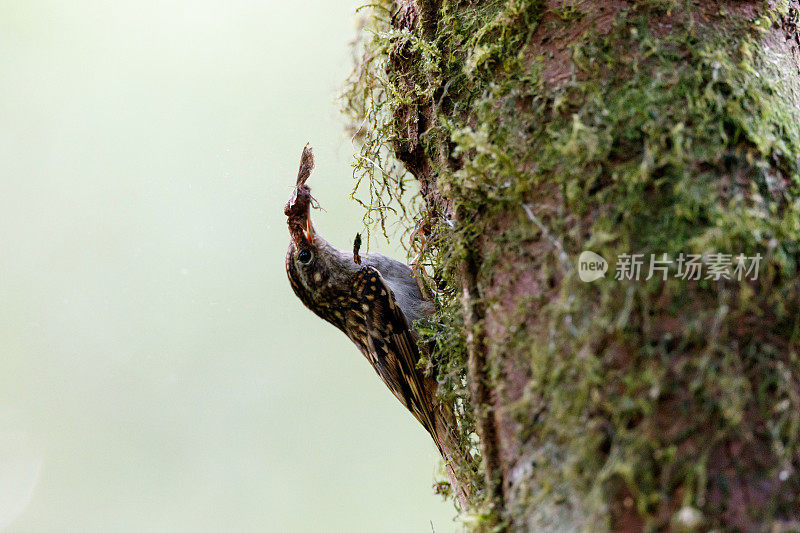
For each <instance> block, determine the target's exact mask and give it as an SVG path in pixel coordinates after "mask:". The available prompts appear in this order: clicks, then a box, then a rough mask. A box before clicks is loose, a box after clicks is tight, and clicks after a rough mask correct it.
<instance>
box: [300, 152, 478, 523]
mask: <svg viewBox="0 0 800 533" xmlns="http://www.w3.org/2000/svg"><path fill="white" fill-rule="evenodd" d="M313 169H314V156H313V154H312V151H311V148H310V147H309V146H308V145H306V147H305V148H304V149H303V154H302V156H301V160H300V170H299V172H298V174H297V183H296V186H295V188H294V191H293V192H292V195H291V197H290V198H289V201H288V202H287V204H286V208H285V209H284V213H285V214H286V216H287V223H288V225H289V234H290V236H291V241H290V242H289V250H288V251H287V252H286V273H287V275H288V276H289V282H290V283H291V285H292V289H293V290H294V293H295V294H296V295H297V297H298V298H300V300H301V301H302V302H303V303H304V304H305V306H306V307H308V308H309V309H311V310H312V311H313V312H314V313H316V314H317V316H319V317H320V318H323V319H325V320H326V321H328V322H330V323H331V324H333V325H334V326H336V327H337V328H339V329H340V330H342V331H343V332H344V333H345V335H347V336H348V337H349V338H350V340H351V341H353V343H354V344H355V345H356V346H358V349H359V350H360V351H361V353H362V354H364V356H365V357H366V358H367V360H368V361H369V362H370V364H371V365H372V368H374V369H375V372H376V373H377V374H378V376H380V378H381V379H382V380H383V382H384V383H385V384H386V386H387V387H389V390H390V391H392V394H394V395H395V397H396V398H397V399H398V400H400V402H401V403H402V404H403V405H405V406H406V408H407V409H408V410H409V411H410V412H411V413H412V414H413V415H414V417H415V418H416V419H417V420H418V421H419V422H420V423H421V424H422V426H423V427H424V428H425V429H426V430H427V431H428V432H429V433H430V434H431V437H433V440H434V442H435V443H436V446H437V448H438V449H439V451H440V452H441V454H442V456H443V457H444V459H445V465H446V468H447V471H448V477H450V481H451V484H452V485H453V489H454V490H455V491H456V496H457V497H458V499H459V501H460V503H461V505H462V508H464V507H465V503H466V498H467V487H466V483H461V482H459V481H458V478H457V476H456V471H455V469H454V468H453V464H452V460H453V458H454V457H468V454H467V453H465V452H463V451H459V445H458V438H457V437H456V425H455V424H456V422H455V416H454V415H453V412H452V409H451V408H450V407H449V406H446V405H444V404H442V403H441V402H439V401H438V399H437V396H436V392H437V383H436V380H435V379H434V378H433V377H431V376H429V375H426V374H425V372H424V371H423V370H422V369H419V368H417V362H418V361H419V359H420V352H419V346H418V344H417V333H416V332H415V331H414V329H413V327H412V325H413V324H414V321H415V320H417V319H419V318H422V317H425V316H428V315H429V314H430V313H431V312H432V311H433V306H432V304H431V303H430V302H429V301H426V300H425V299H424V298H423V296H422V293H421V291H420V289H419V285H418V284H417V282H416V280H415V279H414V278H413V277H412V274H411V270H410V269H409V268H408V266H406V265H405V264H403V263H401V262H399V261H396V260H394V259H391V258H389V257H386V256H384V255H381V254H378V253H369V254H364V255H363V256H361V255H360V254H359V253H358V249H357V248H358V247H357V246H356V249H355V250H354V251H353V252H352V253H349V252H345V251H342V250H339V249H337V248H334V247H333V246H331V245H330V244H328V242H327V241H325V239H323V238H322V237H321V236H320V235H319V234H318V233H317V232H316V231H315V230H314V227H313V225H312V224H311V207H312V204H313V202H314V200H313V198H312V197H311V189H310V188H309V186H308V185H307V184H306V181H307V180H308V178H309V176H310V175H311V172H312V171H313Z"/></svg>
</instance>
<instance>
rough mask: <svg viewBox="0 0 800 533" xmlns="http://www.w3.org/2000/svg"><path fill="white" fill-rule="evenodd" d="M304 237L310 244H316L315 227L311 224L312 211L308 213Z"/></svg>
mask: <svg viewBox="0 0 800 533" xmlns="http://www.w3.org/2000/svg"><path fill="white" fill-rule="evenodd" d="M303 237H305V239H306V240H307V241H308V244H314V225H313V224H311V209H309V210H308V212H307V213H306V228H305V229H304V230H303Z"/></svg>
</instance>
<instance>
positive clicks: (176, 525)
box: [0, 0, 455, 532]
mask: <svg viewBox="0 0 800 533" xmlns="http://www.w3.org/2000/svg"><path fill="white" fill-rule="evenodd" d="M357 5H358V2H355V1H351V0H347V1H345V2H331V1H326V0H314V1H306V2H278V1H255V0H228V1H226V2H211V1H208V0H194V1H191V2H190V1H188V0H163V1H153V0H137V1H136V2H132V1H124V2H123V1H118V2H112V1H108V0H70V1H69V2H64V1H63V0H58V1H55V0H50V1H48V0H0V57H1V58H2V62H0V117H2V121H1V122H0V171H1V172H2V179H1V180H0V212H1V213H2V215H1V216H0V250H2V254H1V255H0V298H1V299H2V307H0V529H4V528H5V529H6V530H7V531H12V532H50V531H58V532H65V531H76V532H77V531H80V532H94V531H103V532H106V531H314V532H317V531H347V532H354V531H368V532H382V531H398V532H400V531H402V532H412V531H420V532H429V531H431V530H432V527H433V528H434V529H435V531H437V532H442V531H453V530H454V529H455V525H454V523H453V522H452V517H453V515H454V512H453V510H452V506H451V505H450V504H448V503H443V502H442V501H441V499H440V498H439V497H437V496H435V495H434V494H433V493H432V490H431V488H430V487H431V483H432V481H433V479H434V475H435V472H436V469H437V454H436V451H435V448H434V446H433V444H432V443H431V441H430V440H429V438H428V437H427V436H426V435H425V433H424V432H423V430H422V429H421V428H420V427H419V426H418V424H416V422H414V421H413V419H412V417H411V416H409V415H408V414H407V413H406V412H405V411H404V409H403V408H402V407H401V406H400V405H399V404H398V403H397V401H396V400H395V399H394V397H393V396H392V395H391V394H390V393H389V392H388V391H387V390H385V388H384V386H383V385H382V384H381V382H380V380H379V379H378V378H377V377H376V376H375V375H374V373H373V371H372V369H371V368H370V367H369V365H368V364H367V362H366V361H365V360H364V359H363V357H362V356H361V355H360V354H359V353H358V352H357V351H356V349H355V348H354V347H353V346H352V345H351V344H350V342H349V341H348V340H347V339H346V338H345V336H344V335H343V334H341V333H340V332H338V331H337V330H335V329H334V328H333V327H332V326H329V325H327V324H325V323H324V322H322V321H320V320H318V319H317V318H316V317H314V316H313V315H312V314H311V312H310V311H307V310H306V309H305V308H304V307H302V305H301V304H300V302H299V301H298V300H296V299H295V297H294V295H293V294H292V292H291V290H290V288H289V284H288V282H287V281H286V277H285V273H284V254H285V251H286V246H287V242H288V236H287V233H286V226H285V218H284V217H283V213H282V210H283V205H284V203H285V201H286V199H287V198H288V195H289V193H290V190H291V185H292V184H293V180H294V178H295V176H296V172H297V164H298V161H299V155H300V150H301V148H302V147H303V145H304V144H305V143H306V141H309V140H310V141H312V142H313V143H314V145H315V151H316V155H317V172H316V173H315V175H314V177H313V181H312V185H313V187H314V192H315V196H316V197H317V198H318V199H319V200H320V202H321V203H322V205H323V206H324V207H325V209H326V212H317V213H315V216H316V219H315V220H316V226H317V228H318V229H319V230H320V232H321V233H322V234H323V235H324V236H325V237H326V238H327V239H328V240H329V241H331V242H333V243H335V244H338V245H339V246H340V247H343V248H347V247H349V246H350V243H351V242H352V238H353V235H354V234H355V232H356V231H357V230H360V229H362V227H361V222H360V219H361V215H362V212H361V210H360V209H359V208H358V207H357V206H356V205H355V204H354V203H353V202H352V201H350V200H349V199H348V193H349V191H350V188H351V186H352V178H351V169H350V161H351V156H352V153H353V152H354V149H353V147H352V145H351V143H350V140H349V139H348V138H347V137H346V135H345V134H344V133H343V129H344V128H343V124H344V120H343V118H342V117H340V116H339V115H338V111H337V105H336V104H335V103H334V96H335V95H336V93H337V90H338V87H339V86H340V85H341V83H342V81H343V80H344V78H345V77H346V75H347V73H348V71H349V68H350V59H349V54H350V51H349V47H348V42H349V41H350V40H351V39H352V38H353V37H354V35H355V33H356V27H355V19H356V17H355V10H356V7H357ZM378 249H381V248H380V246H379V247H378ZM382 251H389V252H392V253H394V254H395V255H398V254H397V251H396V250H393V249H389V250H387V249H386V247H384V248H383V250H382Z"/></svg>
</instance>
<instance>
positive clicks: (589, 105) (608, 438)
mask: <svg viewBox="0 0 800 533" xmlns="http://www.w3.org/2000/svg"><path fill="white" fill-rule="evenodd" d="M679 4H680V5H679ZM390 5H391V3H390V2H386V1H383V0H382V1H381V2H379V6H382V7H379V8H377V9H375V10H374V11H373V12H372V14H371V15H370V16H369V17H368V21H369V22H368V28H369V31H368V32H365V33H364V35H365V36H366V37H365V41H363V42H362V44H361V45H360V48H359V50H360V54H361V60H360V62H359V64H358V69H357V71H356V72H355V74H354V76H353V77H352V78H351V80H350V84H349V86H348V89H347V93H346V99H345V101H346V107H347V109H348V111H349V112H350V114H351V115H352V116H353V117H354V124H355V125H356V126H357V127H358V135H357V138H358V140H359V141H360V143H361V147H362V153H361V157H360V159H359V160H358V161H357V163H356V177H357V180H358V183H359V186H360V187H362V188H363V189H364V190H365V192H364V193H363V194H364V196H363V197H364V199H363V202H364V205H365V206H366V207H367V217H368V220H371V221H380V220H382V218H381V215H382V213H383V212H384V211H385V210H387V209H394V210H396V211H402V212H403V213H404V214H405V216H406V217H407V218H406V220H407V225H408V227H409V228H414V227H417V226H418V225H420V224H421V225H424V226H425V227H427V228H429V229H430V235H429V237H428V240H427V242H426V244H425V246H424V247H423V246H422V245H421V243H420V242H419V241H416V242H417V249H415V250H412V252H414V253H416V252H420V251H421V252H422V258H423V262H424V263H425V265H426V273H427V276H426V281H427V282H428V284H429V285H431V286H433V285H435V284H438V285H441V286H443V287H444V290H442V291H436V299H437V303H438V308H439V313H438V315H437V317H436V318H435V320H433V321H431V322H429V323H427V324H426V325H424V328H423V333H424V337H425V338H426V339H427V342H430V343H432V345H433V346H434V349H433V353H432V357H433V358H434V359H435V360H436V362H437V363H438V364H439V365H440V368H442V369H443V370H442V372H441V376H440V377H441V381H442V385H443V386H442V392H443V396H444V397H445V398H447V399H448V400H449V401H453V402H454V403H456V404H458V405H460V406H462V405H465V404H466V403H467V402H468V395H467V393H466V386H465V375H466V372H465V362H466V357H465V348H464V346H465V345H464V340H463V334H464V332H463V331H462V329H461V328H460V327H459V326H460V324H461V318H460V315H459V313H460V306H459V304H458V298H459V296H460V288H459V285H458V282H459V274H458V265H459V264H460V262H461V261H462V260H463V258H464V253H463V252H464V250H465V249H467V248H470V247H473V246H479V247H480V250H481V254H482V255H481V258H482V263H481V265H480V267H481V270H480V276H481V279H483V280H486V281H487V283H488V282H490V280H492V279H499V277H500V276H503V275H509V276H512V279H513V276H515V275H519V272H518V270H516V269H514V268H513V265H514V264H519V262H520V261H521V262H522V264H524V265H526V268H527V269H529V270H530V271H533V272H536V273H537V274H538V275H539V276H540V278H539V279H538V281H539V282H540V284H541V286H543V287H553V289H552V290H548V291H547V292H546V293H544V294H543V295H542V296H541V297H535V296H529V297H525V298H520V299H519V300H518V301H517V302H516V304H515V305H516V306H517V310H516V312H514V313H508V314H507V316H506V323H505V324H503V326H504V327H505V328H506V330H507V331H509V332H512V333H510V334H509V335H508V336H507V338H505V339H503V342H502V343H501V342H498V343H497V344H495V345H494V346H492V347H491V350H492V353H494V354H496V356H497V357H500V356H502V357H503V358H504V359H505V360H513V361H515V364H516V365H517V366H519V367H522V368H525V369H526V372H527V376H528V380H529V381H528V386H527V388H526V390H525V394H524V395H523V398H522V400H520V401H518V402H516V403H515V404H514V405H513V413H514V415H515V416H516V417H517V418H518V420H519V421H520V423H521V432H522V436H521V439H520V440H521V442H526V446H527V447H528V448H529V451H530V452H531V453H532V454H533V455H534V456H535V457H536V461H535V466H534V467H533V468H531V469H530V471H529V472H528V473H527V476H528V477H527V479H526V481H525V482H524V483H521V484H520V485H521V486H527V487H528V488H529V490H528V492H527V493H526V494H524V496H520V497H519V498H517V500H516V503H515V505H516V508H515V509H507V510H506V512H507V513H508V514H509V515H511V516H516V517H528V518H530V517H531V516H534V515H536V516H538V517H539V518H538V519H540V520H542V521H543V522H542V523H544V522H547V520H548V519H554V518H553V517H557V518H556V519H557V520H566V519H567V518H564V517H565V516H569V517H570V518H569V519H570V520H577V521H582V522H585V523H590V524H594V527H598V528H603V527H606V526H608V525H609V524H610V523H611V522H610V521H611V520H613V517H612V516H611V513H610V511H609V509H608V507H607V506H606V503H607V501H608V495H609V493H610V492H612V491H615V490H625V491H627V493H629V494H630V496H631V498H632V499H633V501H634V504H635V508H636V510H637V511H638V513H639V514H640V516H642V517H643V519H644V520H645V522H646V523H647V524H648V525H649V526H652V527H665V525H666V524H668V523H669V519H670V516H669V515H668V514H665V513H668V512H669V511H675V510H677V509H674V508H671V507H669V506H671V505H674V502H671V500H670V498H671V495H673V494H675V493H678V492H679V493H681V494H682V495H683V496H682V501H681V502H680V503H681V504H682V505H686V506H692V507H693V508H697V509H700V511H701V512H703V513H704V514H705V515H707V516H711V517H713V516H718V515H719V514H720V513H719V509H717V508H714V506H715V505H718V503H714V502H715V500H714V499H713V498H711V497H710V496H709V494H708V490H709V488H708V487H709V486H710V483H711V482H712V481H713V480H709V477H708V474H707V464H708V461H709V460H710V457H709V455H708V454H709V453H710V452H709V450H713V449H714V448H715V446H718V445H719V443H721V442H724V441H726V439H728V440H733V439H736V438H739V437H740V436H741V432H742V431H753V430H752V428H753V427H758V428H761V429H759V430H758V431H757V432H754V433H752V434H750V435H749V437H748V438H750V439H751V440H753V441H757V442H763V441H768V442H769V444H768V446H766V447H767V448H769V449H773V450H776V452H775V453H776V454H777V456H778V457H779V458H780V461H778V463H776V464H774V465H771V466H770V465H765V464H758V465H755V466H754V468H757V469H761V470H764V471H766V470H769V469H783V468H786V465H787V464H789V461H790V460H791V457H795V456H796V454H797V453H798V451H799V450H800V415H798V414H797V413H800V398H799V397H798V395H797V394H796V386H797V382H798V379H800V377H799V376H800V366H798V355H797V353H798V342H800V338H799V337H800V319H798V316H800V308H799V307H798V306H800V287H798V282H797V271H796V270H797V266H798V249H797V243H798V241H800V199H799V198H798V186H800V113H798V109H797V108H796V107H795V106H792V105H788V104H789V102H791V90H792V88H791V87H789V86H788V85H787V82H786V81H785V80H784V72H782V69H783V67H785V65H783V64H782V63H781V58H780V57H779V54H777V52H776V51H774V50H770V49H768V48H764V47H763V46H761V43H760V38H761V36H762V35H763V34H764V32H767V31H769V30H770V29H771V28H773V27H774V26H775V25H776V24H778V23H780V21H783V20H785V19H786V17H789V16H791V15H792V13H791V10H789V8H788V3H787V2H778V3H777V4H776V5H773V6H769V5H768V4H765V7H764V8H763V9H762V10H761V12H759V13H758V14H757V16H756V17H755V18H754V19H753V20H745V19H742V18H740V17H741V15H734V14H730V13H722V12H720V13H719V14H718V17H720V18H719V19H717V20H707V21H705V22H704V21H703V18H702V17H697V16H694V14H693V13H692V11H693V4H692V3H691V2H686V3H683V2H677V1H661V0H659V1H647V2H637V3H636V5H635V6H633V7H631V8H629V9H626V10H623V11H621V12H620V13H619V14H618V15H617V17H616V19H615V21H614V22H613V24H612V27H611V29H610V30H609V31H602V32H600V31H597V32H595V31H594V30H593V29H591V27H589V29H587V31H586V33H585V34H584V35H583V36H582V37H580V38H578V39H577V40H576V41H575V43H574V46H573V48H572V67H573V69H574V71H573V75H572V76H571V78H570V79H569V80H568V81H567V82H566V83H564V84H562V85H559V86H554V85H552V84H550V83H549V82H548V80H545V79H543V76H544V74H543V72H544V62H545V61H544V58H541V57H538V58H537V57H535V55H533V54H532V53H531V51H530V50H529V49H528V48H527V43H528V42H529V41H530V38H531V35H532V34H533V32H534V31H536V28H537V25H538V24H539V23H541V21H542V20H544V19H543V17H545V16H546V15H548V12H547V11H546V10H545V8H544V3H543V2H538V1H525V0H508V1H489V2H483V3H481V4H480V5H479V6H474V5H472V3H466V2H457V1H444V2H443V3H442V5H441V9H440V12H439V15H440V21H439V24H438V26H437V30H436V34H435V36H434V38H433V39H432V40H429V41H426V40H423V39H421V38H420V37H419V36H417V35H416V34H414V33H411V32H408V31H407V30H403V31H399V30H395V29H391V28H390V25H389V22H388V11H387V10H388V9H389V8H390ZM583 13H584V11H583V9H582V7H581V2H564V4H563V7H562V8H561V9H557V10H554V11H553V12H550V14H553V15H555V17H554V18H553V19H549V20H551V22H548V24H564V25H569V24H574V23H575V21H580V20H583V19H584V16H585V15H584V14H583ZM795 14H796V13H795ZM653 16H671V17H673V18H672V19H670V31H669V32H666V33H665V32H663V31H659V33H654V32H653V30H652V29H651V25H650V20H651V17H653ZM737 17H739V18H737ZM553 21H554V22H553ZM732 43H734V44H733V45H732ZM398 57H400V60H403V59H408V61H406V62H404V63H402V69H400V70H399V71H398V70H397V69H396V67H397V65H395V68H392V66H391V65H390V62H391V61H392V60H393V58H394V60H395V61H397V60H398V59H397V58H398ZM411 59H413V61H412V60H411ZM597 80H603V83H602V84H600V83H598V82H597ZM409 109H412V110H414V112H418V113H428V114H429V115H430V116H431V118H432V120H431V121H430V123H428V124H427V125H426V126H427V127H426V129H425V131H420V132H419V133H418V138H416V139H409V138H408V131H409V128H408V116H409V114H408V113H407V111H408V110H409ZM411 142H418V143H420V144H421V146H422V149H423V151H424V154H425V155H426V157H427V159H428V161H430V162H432V163H433V166H434V168H433V173H434V178H435V185H436V188H437V190H438V191H441V192H442V193H443V198H441V199H440V201H438V202H430V201H429V202H427V203H426V202H424V201H423V199H422V198H420V197H416V199H415V200H412V201H411V202H410V203H409V199H408V198H407V195H408V193H407V191H408V190H409V188H408V187H406V186H405V185H404V184H405V182H406V181H407V180H408V179H410V178H409V176H408V175H406V174H405V173H404V172H403V169H402V167H401V166H400V165H399V164H398V163H397V161H396V160H393V159H392V153H393V152H395V150H396V149H397V147H398V146H400V147H401V148H402V147H403V146H407V144H408V143H411ZM403 143H406V144H405V145H404V144H403ZM357 187H358V186H357ZM541 199H545V200H544V201H541V202H540V200H541ZM523 203H531V204H533V206H534V207H537V206H538V205H539V204H540V203H541V204H542V209H541V210H538V209H537V210H536V213H537V215H536V216H537V217H538V219H539V223H540V224H541V226H542V227H545V228H547V229H548V231H549V234H550V235H549V237H548V236H545V235H544V234H543V231H542V229H541V227H540V226H539V225H538V224H534V223H532V222H531V220H529V217H527V216H526V214H525V211H524V210H523V209H522V204H523ZM409 205H411V208H408V207H407V206H409ZM455 210H463V212H465V213H467V214H468V215H469V216H466V217H460V220H464V221H468V222H462V223H460V224H455V225H454V224H453V222H452V221H451V220H449V218H448V217H449V216H451V214H452V213H453V212H454V211H455ZM509 214H511V215H512V217H516V220H515V221H514V223H511V224H509V223H508V217H509ZM378 223H380V222H378ZM487 235H491V238H487ZM547 238H554V239H556V240H557V241H558V242H559V243H560V245H561V246H563V247H564V249H566V251H567V253H568V255H569V257H570V258H574V257H576V256H577V254H579V253H580V251H581V250H584V249H590V250H593V251H595V252H597V253H600V254H601V255H602V256H604V257H606V258H615V257H617V256H618V255H619V254H622V253H643V254H648V255H649V254H651V253H653V254H659V255H660V254H661V253H664V252H667V253H670V254H672V255H673V257H674V256H675V255H676V254H678V253H680V252H683V253H685V254H691V253H699V254H702V253H712V252H726V253H733V254H739V253H743V254H745V255H747V256H753V255H755V254H761V255H762V257H763V258H764V259H763V261H762V265H761V270H760V273H759V280H758V282H754V283H741V284H739V283H719V282H712V281H710V280H701V281H699V282H690V281H685V280H681V279H676V278H674V277H671V278H670V279H669V280H668V281H666V282H663V281H661V280H660V279H652V280H649V281H647V282H644V281H641V282H638V283H626V282H621V281H613V280H610V279H607V280H603V281H599V282H596V283H594V284H585V283H582V282H581V281H579V280H578V279H577V277H576V275H575V273H574V271H572V270H569V269H568V268H565V266H564V265H563V264H561V262H560V261H559V260H558V258H557V257H556V254H545V255H544V256H542V255H538V256H536V255H531V254H530V252H529V251H528V250H529V249H530V247H529V246H528V245H529V244H530V243H534V242H537V241H539V240H546V239H547ZM537 249H538V248H537ZM509 263H510V264H511V266H509ZM614 266H615V265H614V264H613V263H612V265H611V269H612V272H613V269H614ZM486 303H487V305H490V306H491V305H501V304H502V302H500V301H493V300H492V299H487V302H486ZM532 314H535V316H536V319H535V320H531V316H532ZM492 371H493V372H495V374H497V371H498V369H497V368H496V367H495V368H493V369H492ZM671 409H672V410H676V411H675V412H676V413H679V415H678V416H679V418H680V420H681V421H682V423H684V425H683V426H682V427H673V425H671V424H670V421H669V420H664V419H663V413H664V412H668V411H669V410H671ZM533 413H535V420H536V424H535V425H533V424H531V423H530V420H531V419H532V416H533ZM462 418H463V421H464V425H463V427H464V430H465V433H469V432H470V431H471V429H472V428H473V424H474V422H473V420H472V415H471V410H470V409H469V408H467V409H466V410H464V411H463V412H462ZM754 421H757V422H754ZM687 447H690V448H693V449H695V451H694V452H692V453H689V452H687ZM476 487H477V490H479V483H478V481H477V478H476ZM620 487H622V489H620ZM587 501H588V502H589V503H588V505H586V504H585V502H587ZM575 502H584V503H582V504H580V505H579V504H577V503H575ZM785 505H788V504H787V503H786V502H777V503H775V505H774V506H773V507H771V508H768V509H763V510H761V511H759V512H763V513H765V515H775V514H776V513H779V511H781V509H782V506H785ZM665 506H667V507H669V508H665ZM565 508H567V509H568V511H565V510H564V509H565ZM753 512H756V511H753ZM547 517H550V518H547ZM558 517H560V518H558ZM479 522H480V521H479ZM481 523H483V522H481ZM711 525H715V524H714V523H713V520H712V523H711ZM476 529H480V528H478V527H477V526H476Z"/></svg>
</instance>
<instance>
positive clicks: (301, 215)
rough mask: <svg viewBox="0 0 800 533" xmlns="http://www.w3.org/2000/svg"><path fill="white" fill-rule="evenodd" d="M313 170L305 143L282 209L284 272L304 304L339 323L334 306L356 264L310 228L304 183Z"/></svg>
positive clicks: (310, 200) (308, 194) (344, 294)
mask: <svg viewBox="0 0 800 533" xmlns="http://www.w3.org/2000/svg"><path fill="white" fill-rule="evenodd" d="M313 170H314V155H313V153H312V151H311V148H310V147H309V146H308V145H306V147H305V148H303V154H302V156H301V158H300V170H299V171H298V173H297V183H296V185H295V188H294V191H292V195H291V197H290V198H289V201H288V202H287V203H286V207H285V208H284V210H283V212H284V214H285V215H286V217H287V220H286V223H287V224H288V226H289V235H290V237H291V240H290V241H289V249H288V250H287V252H286V274H287V275H288V277H289V282H290V283H291V285H292V289H293V290H294V293H295V294H296V295H297V297H298V298H300V300H301V301H302V302H303V303H304V304H305V305H306V307H308V308H309V309H311V310H312V311H314V312H315V313H316V314H317V315H319V316H320V317H322V318H324V319H325V320H327V321H329V322H332V323H334V325H337V326H339V324H338V322H339V320H338V317H337V316H336V315H337V313H336V309H335V308H336V306H337V304H338V302H339V301H340V300H341V299H342V298H346V297H347V295H348V294H349V291H348V289H349V288H350V283H349V281H350V279H351V277H352V275H353V274H354V273H355V272H357V271H358V269H359V268H360V267H358V265H356V263H355V261H354V260H353V258H352V256H348V254H346V253H344V252H342V251H340V250H337V249H336V248H334V247H333V246H331V245H330V244H328V242H327V241H325V239H323V238H322V237H321V236H320V235H319V234H318V233H317V232H316V231H315V230H314V226H313V224H312V223H311V208H312V207H313V206H315V201H314V198H313V197H312V196H311V188H310V187H309V186H308V185H307V184H306V182H307V181H308V178H309V176H310V175H311V172H312V171H313Z"/></svg>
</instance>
